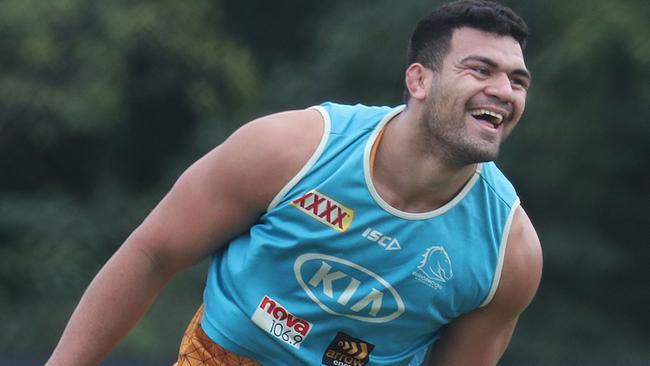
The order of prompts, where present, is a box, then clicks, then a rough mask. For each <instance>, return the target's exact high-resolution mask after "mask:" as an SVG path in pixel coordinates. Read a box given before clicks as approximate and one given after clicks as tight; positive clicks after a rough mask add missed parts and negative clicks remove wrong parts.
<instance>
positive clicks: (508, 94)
mask: <svg viewBox="0 0 650 366" xmlns="http://www.w3.org/2000/svg"><path fill="white" fill-rule="evenodd" d="M485 93H486V94H488V95H490V96H493V97H496V98H498V99H499V100H501V101H503V102H512V98H513V93H512V84H511V82H510V77H509V76H508V75H507V74H506V73H499V74H497V75H494V77H493V78H492V80H490V84H489V85H488V86H487V87H486V88H485Z"/></svg>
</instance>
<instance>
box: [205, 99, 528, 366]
mask: <svg viewBox="0 0 650 366" xmlns="http://www.w3.org/2000/svg"><path fill="white" fill-rule="evenodd" d="M315 108H316V109H317V110H318V111H320V112H321V114H322V115H323V117H324V119H325V133H324V135H323V138H322V140H321V143H320V145H319V147H318V149H317V151H316V152H315V153H314V155H313V156H312V157H311V159H310V160H309V162H308V163H307V165H306V166H305V167H304V168H303V169H302V170H301V171H300V172H299V173H298V174H297V176H296V177H294V178H293V179H292V180H291V181H290V182H289V183H288V184H287V185H286V186H285V187H284V188H283V189H282V190H281V191H280V192H279V193H278V195H277V196H276V197H275V199H274V200H273V201H272V203H271V204H270V206H269V208H268V211H267V212H266V213H265V214H264V215H263V216H262V217H261V218H260V220H259V222H258V223H257V224H256V225H254V226H253V227H252V228H251V229H250V231H249V232H248V233H247V234H245V235H242V236H240V237H238V238H236V239H234V240H233V241H232V242H231V243H230V244H229V245H228V246H227V247H226V248H225V249H224V250H222V251H219V252H218V253H216V254H215V255H214V256H213V258H212V263H211V265H210V269H209V274H208V280H207V285H206V289H205V295H204V302H205V315H204V318H203V321H202V327H203V329H204V331H205V332H206V333H207V334H208V335H209V336H210V338H211V339H212V340H213V341H214V342H216V343H218V344H220V345H221V346H223V347H224V348H226V349H228V350H230V351H232V352H235V353H238V354H241V355H244V356H247V357H249V358H252V359H254V360H258V361H259V362H260V363H262V364H263V365H265V366H266V365H277V366H287V365H321V364H323V365H328V366H330V365H334V366H345V365H354V366H365V365H386V366H388V365H391V366H398V365H417V364H419V363H420V362H421V360H422V357H423V352H424V351H425V350H426V348H427V347H428V346H429V345H431V344H432V343H433V342H435V340H436V339H438V337H439V334H440V330H441V327H443V326H444V325H445V324H448V323H449V322H450V321H452V320H453V319H454V318H456V317H458V316H459V315H461V314H463V313H467V312H469V311H472V310H474V309H477V308H479V307H481V306H483V305H485V304H487V303H488V302H489V301H490V300H491V299H492V296H493V295H494V292H495V291H496V287H497V285H498V282H499V277H500V273H501V266H502V262H503V257H504V252H505V243H506V238H507V235H508V231H509V227H510V222H511V220H512V217H513V214H514V211H515V208H516V207H517V206H518V204H519V200H518V198H517V195H516V193H515V190H514V188H513V187H512V185H511V184H510V183H509V182H508V180H507V179H506V178H505V177H504V176H503V174H502V173H501V172H500V171H499V169H498V168H497V167H496V166H495V165H494V164H493V163H484V164H479V167H478V169H477V171H476V173H475V174H474V176H473V177H472V178H471V180H470V181H469V182H468V183H467V184H466V186H465V187H464V188H463V189H462V191H461V192H460V193H459V194H458V195H457V196H456V197H455V198H454V199H453V200H452V201H450V202H449V203H447V204H445V205H444V206H443V207H440V208H438V209H436V210H434V211H431V212H426V213H407V212H402V211H400V210H397V209H395V208H393V207H391V206H389V205H388V204H387V203H386V202H385V201H383V200H382V198H381V197H380V196H379V195H378V194H377V192H376V190H375V188H374V186H373V183H372V180H371V178H370V173H369V172H370V170H369V160H370V153H371V148H372V146H373V143H374V141H375V139H376V138H377V135H378V133H379V131H380V130H381V129H382V128H383V126H384V125H385V124H386V123H387V122H388V121H389V120H390V119H391V118H392V117H393V116H395V115H396V114H397V113H399V112H400V111H401V110H402V109H403V107H398V108H388V107H366V106H363V105H356V106H344V105H338V104H332V103H325V104H323V105H321V106H319V107H315Z"/></svg>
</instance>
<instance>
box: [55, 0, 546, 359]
mask: <svg viewBox="0 0 650 366" xmlns="http://www.w3.org/2000/svg"><path fill="white" fill-rule="evenodd" d="M526 34H527V30H526V25H525V23H524V22H523V20H521V19H520V18H519V17H518V16H517V15H516V14H514V13H513V12H512V11H511V10H510V9H508V8H506V7H503V6H501V5H499V4H497V3H493V2H488V1H458V2H453V3H450V4H447V5H445V6H443V7H441V8H439V9H437V10H435V11H434V12H432V13H431V14H430V15H428V16H427V17H425V18H424V19H423V20H422V21H420V23H418V26H417V27H416V30H415V31H414V33H413V36H412V38H411V43H410V47H409V60H408V64H409V66H408V68H407V70H406V72H405V85H406V91H405V96H406V98H405V99H406V105H403V106H399V107H394V108H393V107H368V106H363V105H355V106H348V105H341V104H334V103H324V104H322V105H320V106H317V107H312V108H308V109H306V110H302V111H290V112H283V113H278V114H274V115H270V116H266V117H263V118H260V119H258V120H255V121H253V122H251V123H248V124H246V125H244V126H243V127H242V128H240V129H239V130H238V131H237V132H235V133H234V134H233V135H232V136H230V137H229V138H228V140H227V141H226V142H224V143H223V144H222V145H220V146H218V147H217V148H215V149H214V150H213V151H211V152H210V153H208V154H207V155H206V156H205V157H203V158H202V159H200V160H199V161H197V162H196V163H195V164H193V165H192V166H191V167H190V168H189V169H188V170H187V171H186V172H185V173H184V174H183V175H182V176H181V177H180V178H179V180H178V182H177V183H176V184H175V185H174V187H173V188H172V190H171V191H170V192H169V193H168V194H167V196H166V197H165V198H164V199H163V200H162V201H161V202H160V204H159V205H158V206H157V207H156V208H155V209H154V210H153V211H152V213H151V214H150V215H149V216H148V217H147V218H146V220H145V221H144V222H143V223H142V224H141V225H140V226H139V227H138V228H137V229H136V230H135V231H134V232H133V234H132V235H131V236H130V237H129V238H128V239H127V240H126V242H125V243H124V244H123V245H122V246H121V247H120V249H119V250H118V251H117V252H116V253H115V255H114V256H113V257H112V258H111V259H110V260H109V262H108V263H107V264H106V265H105V266H104V268H103V269H102V270H101V271H100V273H99V274H98V275H97V277H96V278H95V279H94V280H93V282H92V283H91V285H90V286H89V288H88V290H87V291H86V293H85V294H84V296H83V298H82V299H81V301H80V303H79V305H78V307H77V309H76V310H75V312H74V314H73V316H72V318H71V320H70V322H69V324H68V326H67V328H66V330H65V332H64V334H63V336H62V338H61V341H60V343H59V345H58V346H57V348H56V350H55V352H54V353H53V355H52V357H51V359H50V361H49V362H48V365H66V366H67V365H95V364H97V363H99V362H100V361H101V359H102V358H103V357H105V355H106V354H107V353H108V352H109V351H110V350H111V349H112V348H113V347H114V346H115V344H116V343H117V342H118V341H119V340H120V339H121V338H122V337H123V336H124V335H125V334H126V333H127V332H128V330H129V329H130V328H131V327H132V326H133V324H134V323H135V322H136V321H137V320H138V319H139V318H140V317H141V316H142V314H143V313H144V312H145V311H146V309H147V308H148V306H149V305H150V304H151V302H152V301H153V300H154V298H155V296H156V295H157V294H158V293H159V291H160V290H161V288H162V287H163V286H164V285H165V284H166V283H167V281H169V279H170V278H171V277H172V276H173V275H175V274H176V273H178V272H179V271H181V270H183V269H185V268H187V267H188V266H190V265H192V264H194V263H196V262H198V261H200V260H201V259H203V258H205V257H207V256H212V261H211V265H210V269H209V274H208V279H207V284H206V289H205V294H204V298H203V302H204V306H201V308H200V309H199V311H198V312H197V313H196V315H195V317H194V319H193V321H192V322H191V323H190V326H189V328H188V329H187V331H186V333H185V336H184V338H183V341H182V344H181V351H180V353H179V358H178V362H177V364H178V365H179V366H185V365H217V366H227V365H258V364H262V365H282V366H286V365H328V366H334V365H359V366H365V365H384V366H388V365H391V366H398V365H409V366H416V365H436V366H464V365H467V366H470V365H471V366H477V365H479V366H480V365H495V364H496V363H497V362H498V360H499V358H500V357H501V356H502V355H503V353H504V351H505V349H506V347H507V345H508V343H509V341H510V338H511V336H512V334H513V331H514V328H515V325H516V323H517V319H518V317H519V315H520V314H521V313H522V311H523V310H524V309H525V308H526V307H527V305H528V304H529V303H530V301H531V300H532V298H533V296H534V294H535V292H536V290H537V287H538V284H539V280H540V276H541V268H542V255H541V249H540V244H539V240H538V238H537V235H536V233H535V230H534V229H533V226H532V224H531V222H530V220H529V219H528V217H527V215H526V213H525V212H524V210H523V209H522V208H521V206H520V205H519V199H518V197H517V194H516V192H515V189H514V188H513V186H512V185H511V184H510V182H509V181H508V180H507V179H506V178H505V176H504V175H503V174H502V173H501V172H500V171H499V169H498V168H497V167H496V165H495V164H494V163H493V162H491V161H492V160H494V159H495V158H496V157H497V156H498V153H499V148H500V146H501V144H502V143H503V141H504V140H505V139H506V138H507V137H508V136H509V135H510V133H511V131H512V130H513V129H514V127H515V126H516V125H517V123H518V122H519V119H520V117H521V115H522V113H523V111H524V106H525V102H526V95H527V90H528V87H529V85H530V79H531V77H530V73H529V72H528V71H527V69H526V65H525V62H524V57H523V53H522V48H523V46H524V44H525V38H526Z"/></svg>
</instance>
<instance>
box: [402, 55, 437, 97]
mask: <svg viewBox="0 0 650 366" xmlns="http://www.w3.org/2000/svg"><path fill="white" fill-rule="evenodd" d="M432 76H433V71H431V70H429V69H428V68H426V67H425V66H424V65H422V64H421V63H419V62H416V63H413V64H411V65H410V66H409V67H408V68H407V69H406V72H405V75H404V84H405V85H406V89H407V90H408V92H409V94H411V98H413V99H417V100H424V99H426V97H427V94H428V93H429V88H431V78H432Z"/></svg>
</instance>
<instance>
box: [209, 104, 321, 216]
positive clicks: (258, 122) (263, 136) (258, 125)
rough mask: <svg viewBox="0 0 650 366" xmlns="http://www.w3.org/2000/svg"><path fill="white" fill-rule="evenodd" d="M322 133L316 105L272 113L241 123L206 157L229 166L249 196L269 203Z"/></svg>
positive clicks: (298, 166)
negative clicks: (241, 124) (314, 107)
mask: <svg viewBox="0 0 650 366" xmlns="http://www.w3.org/2000/svg"><path fill="white" fill-rule="evenodd" d="M324 133H325V122H324V118H323V116H322V114H321V113H320V112H319V111H318V110H316V109H313V108H310V109H305V110H294V111H286V112H280V113H275V114H271V115H267V116H264V117H260V118H257V119H255V120H253V121H251V122H248V123H246V124H244V125H243V126H242V127H240V128H239V129H238V130H237V131H235V132H234V133H233V134H232V135H231V136H230V137H228V139H226V141H225V142H224V143H223V144H221V145H219V146H218V147H217V148H216V149H215V150H213V151H212V152H210V153H209V154H208V155H207V156H206V157H205V158H207V159H208V161H209V160H213V163H214V164H210V165H218V166H221V165H224V166H228V167H229V169H228V174H237V177H235V180H236V181H238V183H237V184H240V185H241V188H242V189H244V190H248V191H249V192H248V194H252V195H254V196H255V197H251V198H253V199H254V200H255V201H256V202H257V203H258V204H263V205H268V204H269V203H270V202H271V200H272V199H273V197H274V196H275V195H276V194H277V193H278V192H279V191H280V190H281V189H282V187H284V186H285V185H286V184H287V183H288V182H289V181H290V180H291V179H292V178H293V177H294V176H295V175H296V174H297V173H298V172H299V171H300V170H301V169H302V168H303V167H304V166H305V165H306V164H307V162H308V161H309V159H310V158H311V157H312V155H313V154H314V153H315V152H316V151H317V149H318V147H319V145H320V144H321V141H322V139H323V135H324ZM224 162H225V163H226V164H224ZM265 207H266V206H265Z"/></svg>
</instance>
